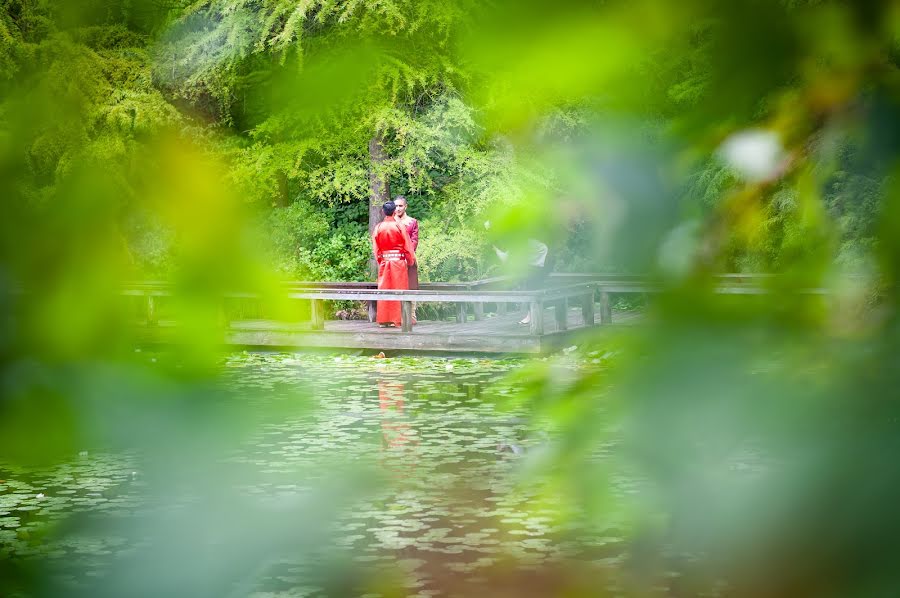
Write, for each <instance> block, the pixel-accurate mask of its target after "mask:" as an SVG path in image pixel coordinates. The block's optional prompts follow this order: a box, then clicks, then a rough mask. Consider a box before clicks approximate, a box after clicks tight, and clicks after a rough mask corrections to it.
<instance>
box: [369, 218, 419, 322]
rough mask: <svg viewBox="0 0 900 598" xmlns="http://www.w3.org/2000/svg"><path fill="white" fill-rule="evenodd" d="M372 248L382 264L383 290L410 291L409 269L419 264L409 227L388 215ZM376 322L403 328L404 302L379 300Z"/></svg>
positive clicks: (380, 275)
mask: <svg viewBox="0 0 900 598" xmlns="http://www.w3.org/2000/svg"><path fill="white" fill-rule="evenodd" d="M372 248H373V249H374V250H375V259H376V260H377V261H378V288H379V289H392V290H399V289H404V290H405V289H409V275H408V268H409V266H411V265H413V264H415V263H416V254H415V251H413V246H412V242H411V241H410V239H409V234H408V233H407V232H406V228H405V227H403V226H400V224H399V223H397V221H396V220H395V219H394V217H393V216H385V218H384V221H383V222H381V223H380V224H379V225H378V226H376V227H375V232H374V234H373V235H372ZM375 320H376V321H377V322H378V323H379V324H386V323H393V324H394V325H395V326H400V302H399V301H379V302H378V308H377V310H376V317H375Z"/></svg>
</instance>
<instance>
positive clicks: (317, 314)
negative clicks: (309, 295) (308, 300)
mask: <svg viewBox="0 0 900 598" xmlns="http://www.w3.org/2000/svg"><path fill="white" fill-rule="evenodd" d="M310 313H311V316H312V329H313V330H325V305H324V303H323V302H322V300H321V299H313V300H312V309H311V312H310Z"/></svg>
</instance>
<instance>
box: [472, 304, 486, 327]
mask: <svg viewBox="0 0 900 598" xmlns="http://www.w3.org/2000/svg"><path fill="white" fill-rule="evenodd" d="M472 312H473V313H474V314H475V321H476V322H480V321H481V320H483V319H484V303H473V304H472Z"/></svg>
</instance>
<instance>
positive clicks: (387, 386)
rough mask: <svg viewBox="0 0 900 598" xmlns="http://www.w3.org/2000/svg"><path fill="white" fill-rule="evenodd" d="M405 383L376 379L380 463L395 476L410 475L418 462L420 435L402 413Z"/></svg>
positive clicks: (405, 476) (401, 477) (396, 477)
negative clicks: (379, 424) (379, 422)
mask: <svg viewBox="0 0 900 598" xmlns="http://www.w3.org/2000/svg"><path fill="white" fill-rule="evenodd" d="M405 400H406V385H405V384H404V383H403V382H396V381H392V380H386V379H383V378H382V379H379V380H378V408H379V410H380V415H381V439H382V443H381V464H382V466H383V467H384V469H385V470H386V471H387V472H388V473H389V474H390V475H391V477H392V478H394V479H405V478H407V477H409V476H410V475H412V474H413V473H414V472H415V470H416V466H417V464H418V460H419V455H418V448H419V437H418V434H417V433H416V430H415V429H414V428H413V425H412V422H411V420H410V419H409V418H408V417H407V415H406V414H405V413H404V406H405Z"/></svg>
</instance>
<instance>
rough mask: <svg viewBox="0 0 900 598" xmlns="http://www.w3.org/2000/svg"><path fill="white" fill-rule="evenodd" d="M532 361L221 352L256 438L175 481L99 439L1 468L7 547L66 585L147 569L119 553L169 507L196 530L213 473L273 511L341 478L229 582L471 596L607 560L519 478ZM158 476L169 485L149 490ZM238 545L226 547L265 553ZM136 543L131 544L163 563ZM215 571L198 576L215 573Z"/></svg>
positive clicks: (544, 444) (534, 439)
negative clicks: (524, 577)
mask: <svg viewBox="0 0 900 598" xmlns="http://www.w3.org/2000/svg"><path fill="white" fill-rule="evenodd" d="M528 363H529V362H527V361H519V360H488V359H442V358H422V357H417V358H397V359H374V358H371V357H354V356H338V357H335V356H322V355H318V356H316V355H304V356H299V355H295V354H259V353H240V354H235V355H233V356H231V357H230V358H229V359H228V360H226V361H225V362H224V363H223V371H224V378H225V380H226V386H227V387H228V388H229V390H230V391H231V393H232V395H231V397H232V398H231V399H230V401H231V402H232V403H236V404H237V405H238V406H240V407H241V409H242V410H243V411H239V413H252V414H259V413H266V414H267V416H266V417H264V418H261V419H260V421H259V423H258V424H254V425H253V426H252V429H251V430H250V433H249V434H244V435H236V437H235V438H234V441H233V442H230V441H225V442H222V443H221V446H222V447H223V449H222V452H223V454H221V455H219V456H218V458H217V459H216V460H215V468H216V470H215V471H212V472H210V471H204V472H198V471H197V472H195V471H193V470H191V467H192V466H190V465H185V469H187V470H188V474H186V475H185V473H184V471H178V463H177V462H176V463H174V464H173V465H172V467H173V468H174V469H175V470H176V471H178V476H177V478H178V479H177V480H175V481H173V480H167V479H165V477H162V478H161V477H160V474H159V471H161V470H162V468H160V466H159V463H158V461H153V460H152V459H150V458H148V455H147V454H146V451H144V452H142V451H136V452H133V453H132V452H129V453H122V452H112V453H110V452H108V451H102V450H99V451H98V450H94V449H91V450H86V451H85V452H82V453H81V454H79V455H77V456H73V458H72V460H71V461H70V462H69V463H66V464H64V465H60V466H57V467H54V468H49V469H45V470H28V471H25V470H21V469H12V468H10V467H9V466H0V479H2V480H4V481H3V482H2V483H0V551H2V552H0V556H2V557H4V558H8V559H12V560H18V561H23V562H35V563H39V564H40V565H41V567H45V568H47V570H48V571H52V574H53V575H54V576H55V577H56V578H58V579H61V580H63V581H64V582H65V583H66V584H67V585H66V586H65V587H67V588H70V589H72V590H73V591H75V590H79V589H84V588H90V587H91V584H92V583H93V580H96V579H101V580H102V579H104V578H105V577H107V576H109V577H111V578H112V579H113V580H116V579H118V578H122V579H124V580H125V581H124V582H122V583H126V582H128V583H132V584H133V583H141V582H140V580H135V579H133V578H134V577H135V574H134V573H133V572H132V573H129V572H128V571H132V570H130V569H128V568H127V567H124V566H120V563H121V562H125V561H126V560H127V559H128V558H130V557H131V556H134V555H138V556H140V555H142V554H144V553H142V550H144V549H145V545H150V544H153V543H154V542H155V540H154V537H155V536H154V533H155V529H148V527H149V528H158V527H160V526H162V525H166V524H165V523H160V521H166V519H165V518H166V516H167V514H168V513H169V511H172V512H176V513H177V512H179V511H180V510H181V511H185V512H187V513H190V515H189V516H188V519H187V521H188V523H187V524H185V523H183V522H182V523H180V524H177V525H182V526H183V525H187V526H188V527H189V526H190V525H191V521H196V520H197V519H198V518H202V517H203V516H204V513H206V512H207V511H209V510H211V509H207V508H206V507H205V506H204V504H203V503H204V502H205V501H208V500H209V498H208V495H204V494H203V492H202V491H199V490H198V491H197V492H196V493H194V492H193V491H192V489H191V481H190V480H191V479H192V476H194V475H196V476H198V477H201V476H203V478H202V479H204V480H207V479H209V478H210V477H213V478H215V479H216V483H219V484H222V487H227V488H229V489H233V490H234V492H235V496H238V497H240V500H244V499H246V500H248V501H250V502H251V503H253V504H263V505H275V507H277V506H278V505H279V504H280V503H281V502H285V503H289V502H290V501H293V500H295V499H298V497H299V498H302V497H305V496H307V495H308V494H310V493H314V492H315V491H316V489H317V488H319V487H321V486H322V485H327V484H331V483H337V482H335V481H336V480H337V481H338V482H341V483H343V482H346V480H345V478H349V479H350V481H351V483H350V484H349V486H348V487H349V488H351V489H348V490H346V491H338V492H337V494H336V496H337V498H336V499H335V501H334V502H335V504H336V505H337V503H341V504H340V507H339V508H337V507H335V510H333V511H329V510H328V509H327V508H326V507H328V506H330V505H328V504H324V505H323V504H322V503H323V502H324V503H328V499H321V498H320V499H318V501H319V502H318V503H315V505H316V508H317V509H318V508H322V509H323V513H328V514H326V515H322V516H316V515H310V514H309V510H306V511H304V512H305V513H306V515H304V516H308V517H309V520H302V519H303V517H304V516H301V520H290V521H288V520H286V521H284V525H285V526H291V525H295V526H296V529H297V530H298V534H299V535H300V536H304V535H305V533H306V530H312V529H316V530H319V532H318V533H319V535H315V537H314V539H313V536H314V534H310V539H309V542H308V544H313V545H314V546H312V547H311V548H310V547H309V546H307V545H306V544H304V542H302V541H301V538H299V536H293V537H294V538H295V539H296V543H297V544H298V545H299V544H303V545H304V547H303V549H302V550H300V549H298V548H297V547H296V546H293V545H291V543H290V541H289V542H288V543H287V544H286V545H285V549H284V550H282V551H280V552H278V551H276V552H271V553H270V552H266V554H265V556H264V557H263V556H260V557H259V558H260V563H261V564H260V566H255V567H251V568H250V569H251V570H249V571H246V572H240V573H238V572H235V574H234V579H232V580H225V582H226V585H225V586H223V587H227V588H228V591H229V592H232V593H234V594H236V595H256V596H302V595H318V594H321V593H326V594H329V595H334V594H345V595H357V594H360V595H362V594H371V595H379V594H381V593H385V595H398V594H397V592H398V591H399V592H400V594H399V595H404V594H409V595H416V594H418V595H422V596H428V595H434V594H436V593H469V592H472V591H477V590H476V589H475V588H479V587H481V586H482V585H483V584H488V583H489V581H490V579H489V578H492V577H496V576H497V571H498V570H502V571H504V572H508V571H509V570H516V571H518V570H527V569H529V568H532V569H534V568H539V567H546V566H548V564H553V563H566V562H569V561H571V560H572V559H576V558H577V559H582V560H587V561H590V562H593V563H597V566H600V567H606V566H610V565H613V564H615V563H616V562H617V559H619V558H620V557H619V554H620V552H621V551H620V550H619V540H618V539H617V538H615V537H610V536H608V535H606V536H604V535H595V536H589V535H585V534H584V533H582V532H581V531H580V530H579V526H578V525H577V524H576V523H575V520H574V518H573V516H572V513H571V512H563V511H562V509H561V505H560V502H559V501H558V500H556V499H555V498H554V497H553V494H552V492H551V493H548V492H547V490H546V488H540V487H539V485H537V484H535V483H534V482H533V480H531V479H530V478H528V477H527V476H526V475H523V470H527V468H528V467H529V465H530V464H531V463H533V462H535V461H537V460H539V459H540V457H541V455H542V454H543V453H545V452H546V451H547V450H548V447H550V446H552V445H553V443H554V435H553V431H552V429H551V427H550V426H549V425H543V424H542V423H541V422H540V421H537V422H535V421H534V420H533V419H532V418H530V417H529V414H528V413H526V412H524V411H523V410H522V409H521V408H518V409H516V408H510V406H509V401H508V399H509V397H510V396H513V395H515V394H516V392H517V386H516V383H515V382H514V381H512V380H513V379H511V378H510V375H511V374H515V373H516V372H517V371H519V370H521V369H522V368H527V367H528ZM571 367H577V364H572V365H571ZM232 406H233V405H232ZM201 425H204V424H201ZM210 425H211V426H212V425H214V424H210ZM207 431H208V430H207ZM199 435H202V433H201V431H199V430H198V436H199ZM221 435H223V436H226V435H227V433H225V432H223V433H222V434H221ZM182 450H184V451H190V450H191V449H190V448H185V449H182ZM158 451H159V452H160V453H161V454H164V448H163V447H158ZM151 462H152V463H151ZM218 467H221V468H222V469H221V472H219V470H218V469H217V468H218ZM174 477H176V476H173V479H174ZM219 478H225V479H224V480H223V479H219ZM185 479H187V483H186V484H185ZM161 480H163V481H162V482H161ZM352 482H357V483H352ZM162 483H165V484H171V485H172V486H173V490H172V491H171V493H167V492H165V491H163V492H160V485H161V484H162ZM198 486H199V482H198ZM185 488H187V490H185ZM213 496H215V495H213ZM228 496H230V495H228ZM557 498H558V497H557ZM229 500H230V499H229ZM212 502H215V500H214V499H213V501H212ZM198 503H199V509H198V510H196V511H192V510H191V509H195V508H197V507H198ZM227 512H228V513H232V514H229V515H228V516H227V517H231V518H232V519H231V521H235V523H236V524H237V522H238V521H239V520H240V519H241V517H242V516H241V513H242V511H241V510H240V509H236V510H234V511H233V512H232V511H227ZM234 513H236V515H235V514H234ZM326 520H327V522H326ZM211 521H213V522H214V523H213V524H212V525H214V526H216V527H220V526H222V525H223V523H224V524H226V525H227V524H228V523H229V521H225V522H223V521H222V520H215V519H212V520H211ZM135 522H140V523H139V524H136V523H135ZM177 525H176V526H175V527H176V528H177ZM235 527H236V529H237V528H240V526H239V525H235ZM255 529H258V528H250V530H251V531H250V532H249V533H250V535H253V531H254V530H255ZM173 533H177V532H173ZM197 533H201V534H202V533H208V529H206V531H205V532H197ZM220 533H221V532H219V531H216V533H214V534H212V535H213V536H215V537H217V538H218V537H219V536H218V535H217V534H220ZM235 533H236V534H237V535H238V538H232V537H229V536H223V537H222V538H220V539H219V540H218V541H217V542H218V544H217V545H216V546H217V547H214V548H213V549H211V550H213V551H214V552H213V554H218V553H216V552H215V550H218V549H219V548H220V547H221V546H220V545H221V544H227V543H230V542H240V536H241V534H242V533H247V532H240V531H236V532H235ZM261 535H262V536H263V537H264V538H266V537H269V536H268V535H266V534H265V533H263V534H261ZM276 535H278V534H277V533H275V532H273V533H272V534H271V537H273V538H274V537H275V536H276ZM145 536H146V538H145ZM289 537H290V536H289ZM148 538H149V539H148ZM305 539H306V538H303V540H305ZM274 541H275V540H274V539H273V542H274ZM246 544H247V547H245V553H243V554H238V555H237V557H234V555H231V556H230V557H229V558H238V559H239V560H243V561H247V560H252V558H255V557H257V556H259V555H258V554H257V552H254V550H256V549H254V548H253V546H252V543H250V542H247V543H246ZM260 551H261V549H260ZM147 554H150V555H151V556H150V557H146V556H142V557H141V558H144V559H146V558H150V559H151V562H152V559H159V562H160V563H166V561H165V558H164V557H158V556H154V554H155V553H153V552H149V553H147ZM222 558H223V559H224V558H226V557H222ZM168 566H169V567H171V566H172V565H171V564H170V565H168ZM119 569H122V571H124V573H123V572H122V571H119ZM216 571H218V570H217V569H215V567H213V568H211V569H210V572H209V574H208V575H219V576H222V572H221V571H219V572H218V573H216ZM504 574H506V573H504ZM129 576H130V577H131V578H132V579H130V580H129ZM200 576H202V572H201V573H199V574H198V578H199V577H200ZM225 577H227V575H225ZM198 583H200V582H198ZM335 584H337V585H335ZM151 585H152V582H151ZM188 587H190V586H189V585H188ZM384 587H390V588H394V589H393V590H392V591H393V592H394V593H393V594H391V592H390V591H385V592H380V591H379V588H384ZM336 588H337V589H336ZM206 591H207V588H206V587H205V586H204V587H203V591H201V590H199V589H198V590H196V591H195V592H192V593H197V594H202V593H204V592H206ZM208 593H211V594H215V593H216V591H210V592H208ZM186 595H187V594H186Z"/></svg>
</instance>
